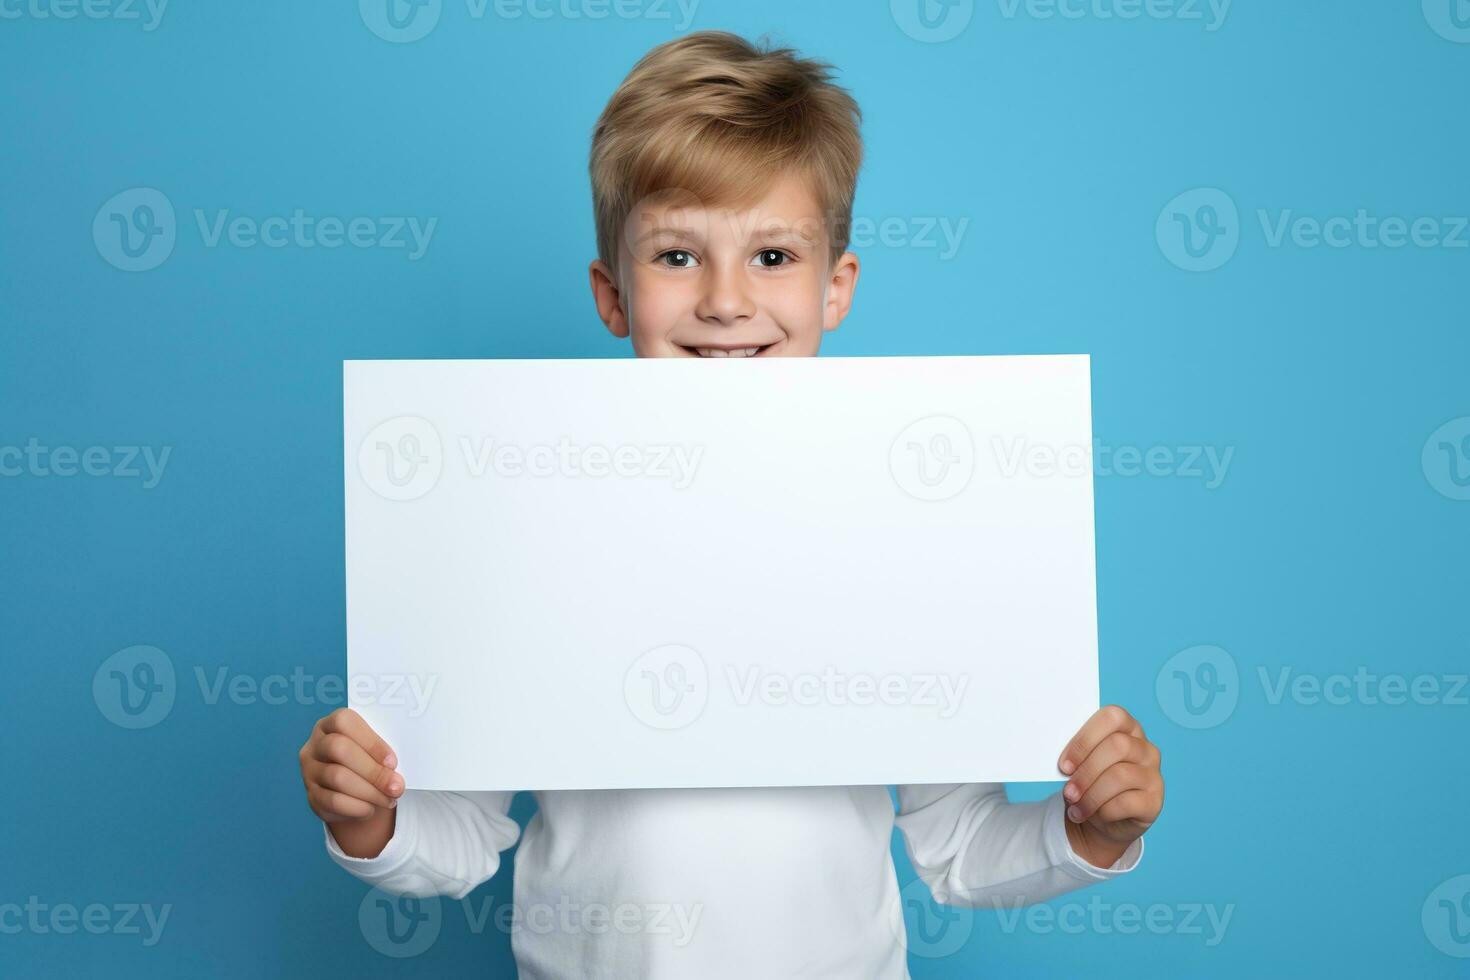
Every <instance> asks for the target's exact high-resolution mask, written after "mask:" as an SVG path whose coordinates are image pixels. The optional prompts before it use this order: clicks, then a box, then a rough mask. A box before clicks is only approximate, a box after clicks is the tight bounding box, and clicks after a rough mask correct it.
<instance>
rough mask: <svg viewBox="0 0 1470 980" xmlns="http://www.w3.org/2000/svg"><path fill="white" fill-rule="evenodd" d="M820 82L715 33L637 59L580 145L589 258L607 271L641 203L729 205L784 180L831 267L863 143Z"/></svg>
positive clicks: (852, 112) (823, 77) (820, 66)
mask: <svg viewBox="0 0 1470 980" xmlns="http://www.w3.org/2000/svg"><path fill="white" fill-rule="evenodd" d="M832 72H833V69H832V66H831V65H829V64H827V63H826V62H822V61H814V60H811V59H806V58H801V57H799V56H798V55H797V53H796V52H795V51H794V50H792V49H791V48H774V49H773V48H769V47H757V46H755V45H753V44H751V43H750V42H749V41H746V40H745V39H744V38H742V37H740V36H738V35H736V34H731V33H728V32H726V31H698V32H695V33H693V34H687V35H685V36H684V37H681V38H678V39H676V40H673V41H669V42H666V43H664V44H661V45H659V46H658V47H656V48H654V49H653V50H652V51H650V52H648V53H647V54H646V55H644V56H643V58H642V59H641V60H640V61H639V62H638V64H636V65H634V66H633V70H632V71H630V72H629V73H628V77H627V78H625V79H623V82H622V84H621V85H619V86H618V88H617V91H615V92H614V93H613V95H612V98H610V99H609V100H608V103H607V106H606V108H604V109H603V111H602V116H601V117H600V118H599V119H598V120H597V126H596V128H595V129H594V130H593V134H592V154H591V159H590V162H589V168H588V169H589V171H590V173H591V178H592V206H593V211H594V215H595V220H596V223H597V253H598V256H599V257H600V258H601V259H602V260H603V261H604V262H606V263H607V264H608V266H609V267H610V268H612V269H614V270H616V269H617V267H618V265H617V259H618V237H619V235H621V234H622V229H623V223H624V221H625V220H626V219H627V217H628V214H629V212H630V211H631V209H632V208H633V206H634V205H635V204H637V203H638V202H639V201H642V200H644V199H645V198H648V197H649V196H650V195H656V194H659V193H661V192H668V191H680V192H685V193H688V194H693V195H694V196H695V198H697V199H698V200H699V201H701V202H703V203H705V204H707V205H711V206H737V205H743V204H748V203H750V202H753V201H754V200H756V199H757V198H758V195H759V194H760V192H761V191H763V190H765V189H766V188H768V187H769V185H770V183H771V182H772V180H773V179H774V178H776V177H777V176H784V175H786V174H788V173H794V174H796V175H798V176H799V177H803V178H805V179H806V180H807V181H808V184H809V186H810V188H811V190H812V192H813V194H814V195H815V196H816V198H817V202H818V205H819V206H820V208H821V211H822V216H823V223H824V225H825V228H826V230H827V233H828V238H829V244H830V246H831V256H830V260H829V261H836V259H837V257H838V256H840V255H841V254H842V252H843V251H844V250H845V249H846V248H847V243H848V237H849V235H850V233H851V226H852V199H853V194H854V193H855V191H856V189H857V177H858V169H859V168H860V167H861V165H862V157H863V143H862V137H861V135H860V134H859V131H858V127H859V125H860V123H861V122H862V113H861V110H859V108H858V105H857V102H856V101H854V100H853V98H852V96H851V95H850V94H848V92H847V91H846V90H845V89H843V88H841V87H839V86H837V85H835V84H833V82H832V81H831V79H832Z"/></svg>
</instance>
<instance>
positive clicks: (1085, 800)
mask: <svg viewBox="0 0 1470 980" xmlns="http://www.w3.org/2000/svg"><path fill="white" fill-rule="evenodd" d="M1148 785H1149V770H1148V769H1146V768H1144V767H1143V766H1140V765H1138V764H1137V763H1135V762H1120V763H1118V764H1117V765H1114V766H1109V767H1108V768H1107V769H1106V770H1104V771H1103V773H1102V775H1100V776H1098V777H1097V779H1096V780H1094V781H1093V784H1092V786H1091V787H1090V788H1089V789H1088V790H1087V792H1086V793H1083V794H1082V799H1080V800H1078V801H1077V802H1076V803H1073V804H1072V805H1071V806H1069V807H1067V816H1068V817H1070V818H1071V819H1072V822H1073V823H1085V822H1086V821H1088V820H1090V819H1091V818H1092V815H1093V814H1094V813H1096V812H1097V811H1098V808H1099V807H1101V806H1102V805H1103V804H1104V803H1106V802H1108V801H1109V800H1111V799H1112V798H1113V797H1115V796H1117V795H1118V794H1119V793H1125V792H1127V791H1128V790H1131V789H1144V788H1145V787H1147V786H1148Z"/></svg>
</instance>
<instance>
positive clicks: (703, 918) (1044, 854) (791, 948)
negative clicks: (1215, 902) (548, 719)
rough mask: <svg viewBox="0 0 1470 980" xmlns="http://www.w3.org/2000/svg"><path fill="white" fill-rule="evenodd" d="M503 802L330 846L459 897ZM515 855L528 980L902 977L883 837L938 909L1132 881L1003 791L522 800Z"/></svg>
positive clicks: (1126, 863)
mask: <svg viewBox="0 0 1470 980" xmlns="http://www.w3.org/2000/svg"><path fill="white" fill-rule="evenodd" d="M512 795H513V794H511V793H502V792H496V793H471V792H466V793H451V792H438V791H427V790H409V791H408V792H406V793H405V794H404V795H403V797H402V798H401V799H400V800H399V803H398V816H397V821H396V826H395V828H394V832H393V837H392V839H391V840H390V841H389V842H388V844H387V846H385V847H384V848H383V850H382V852H381V853H379V854H378V855H377V856H376V857H372V858H352V857H348V856H347V855H346V854H345V853H343V851H342V850H341V848H339V847H338V845H337V843H336V841H335V839H333V837H332V835H331V833H330V832H327V835H326V838H327V850H328V852H329V853H330V854H331V856H332V858H333V859H334V860H335V861H336V862H337V863H338V864H340V865H341V866H342V867H344V868H346V869H347V870H348V871H350V872H352V874H354V875H356V876H357V877H358V878H361V879H362V880H363V881H366V882H369V883H371V884H373V885H376V886H377V887H379V888H381V889H383V890H384V891H387V892H391V893H394V894H402V895H416V896H429V895H447V896H451V897H453V898H463V897H464V896H466V895H468V894H469V892H470V891H471V890H473V889H474V888H475V887H476V886H477V885H479V884H480V883H481V882H483V881H485V880H486V879H488V878H489V877H490V876H491V875H493V874H495V871H496V869H497V868H498V867H499V866H500V852H501V851H502V850H504V849H506V848H508V847H510V846H511V845H512V844H514V843H515V841H516V838H517V835H518V831H519V828H518V826H517V825H516V823H515V821H513V820H511V819H510V817H509V816H508V810H509V808H510V802H511V798H512ZM535 796H536V800H537V803H538V804H539V812H538V813H537V814H536V815H535V816H534V817H533V818H532V819H531V821H530V823H529V824H528V825H527V827H526V832H525V836H524V839H523V840H522V841H521V846H520V849H519V850H518V851H517V852H516V857H515V865H516V866H515V888H514V897H513V900H512V902H513V909H514V913H515V916H514V918H512V919H511V921H510V932H511V946H512V949H513V950H514V953H515V958H516V963H517V965H518V966H519V969H520V975H521V977H522V978H523V980H573V978H575V980H584V978H604V977H608V978H612V977H619V978H621V977H650V978H656V980H657V978H676V977H677V978H686V977H699V978H714V980H717V978H721V977H738V978H742V980H744V978H747V977H772V978H776V977H841V978H849V977H865V978H866V977H879V978H893V980H898V978H907V977H908V968H907V962H906V955H905V945H904V942H903V936H902V934H903V926H902V918H901V915H900V912H899V890H898V882H897V878H896V874H895V871H894V866H893V859H892V855H891V852H890V849H889V843H890V839H891V836H892V831H893V827H894V825H895V823H896V824H897V825H898V828H899V829H900V830H901V831H902V832H903V835H904V839H905V842H906V844H907V847H908V853H909V857H910V859H911V861H912V862H913V865H914V868H915V870H916V871H917V872H918V874H919V876H920V877H921V878H922V879H923V880H924V881H925V882H926V883H927V884H928V886H929V888H930V889H931V890H932V892H933V894H934V898H935V900H936V901H939V902H942V903H946V904H950V905H961V906H971V907H976V906H986V907H1013V906H1015V905H1018V904H1029V903H1032V902H1040V901H1045V900H1046V899H1049V898H1052V897H1054V896H1056V895H1059V894H1062V893H1064V892H1067V891H1071V890H1072V889H1075V888H1079V887H1082V886H1083V885H1087V884H1090V883H1092V882H1096V881H1101V880H1103V879H1105V878H1109V877H1112V876H1114V875H1118V874H1122V873H1124V872H1126V871H1129V870H1131V869H1132V868H1133V867H1134V866H1135V865H1136V864H1137V862H1138V860H1139V858H1140V857H1141V856H1142V853H1143V844H1142V841H1141V840H1140V841H1137V842H1135V843H1134V844H1133V845H1132V846H1130V847H1129V849H1128V851H1127V852H1126V853H1125V854H1124V855H1123V856H1122V858H1120V859H1119V860H1118V862H1117V863H1116V864H1114V865H1113V866H1112V867H1111V868H1106V869H1104V868H1097V867H1094V866H1093V865H1091V864H1089V863H1088V862H1086V861H1084V860H1083V859H1082V858H1080V857H1078V856H1077V855H1076V854H1075V853H1074V852H1073V851H1072V848H1071V845H1070V844H1069V843H1068V840H1067V835H1066V830H1065V827H1064V824H1063V820H1064V815H1063V810H1064V807H1063V802H1062V798H1061V796H1060V794H1056V795H1053V796H1051V797H1049V798H1048V799H1046V800H1042V801H1039V802H1035V803H1011V802H1009V801H1008V800H1007V799H1006V793H1005V787H1004V785H1002V784H1000V783H971V784H962V785H921V786H900V787H899V788H898V799H899V806H898V812H897V814H896V815H895V812H894V807H893V802H892V799H891V797H890V796H889V793H888V789H887V787H884V786H821V787H795V788H764V789H659V790H598V791H581V792H540V793H536V794H535Z"/></svg>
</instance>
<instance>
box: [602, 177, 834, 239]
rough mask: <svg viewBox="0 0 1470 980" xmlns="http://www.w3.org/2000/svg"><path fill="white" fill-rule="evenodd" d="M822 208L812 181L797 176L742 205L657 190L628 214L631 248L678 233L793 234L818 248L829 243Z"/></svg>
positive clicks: (775, 183) (779, 180)
mask: <svg viewBox="0 0 1470 980" xmlns="http://www.w3.org/2000/svg"><path fill="white" fill-rule="evenodd" d="M822 219H823V215H822V209H821V205H820V204H819V203H818V201H817V197H816V194H815V193H814V192H813V190H812V188H811V186H810V184H809V182H807V181H806V180H803V179H801V178H800V177H797V176H794V175H785V176H782V177H779V178H776V179H773V180H771V181H770V182H768V183H767V184H765V185H764V186H763V187H761V188H760V189H759V190H757V191H756V192H755V193H753V194H750V195H747V197H746V199H742V200H721V199H712V198H703V197H700V196H699V195H698V194H696V193H694V192H692V191H687V190H683V189H666V190H661V191H656V192H654V193H652V194H650V195H648V196H647V197H645V198H644V200H643V201H641V202H640V203H639V205H638V206H635V207H634V208H633V210H632V212H631V213H630V214H629V215H628V219H627V231H628V232H630V234H629V235H627V236H626V237H627V238H628V240H629V241H630V243H635V244H636V243H641V242H644V241H645V240H648V239H651V238H657V237H660V236H667V235H672V234H677V233H682V234H686V235H707V234H709V233H711V232H715V231H721V232H732V233H734V234H735V235H736V237H749V236H750V235H752V234H761V235H769V234H772V233H787V234H789V235H791V236H792V237H794V238H797V239H803V240H806V241H809V242H811V243H813V244H816V243H818V242H821V241H822V240H824V238H825V234H824V233H825V228H824V227H823V225H824V222H823V220H822Z"/></svg>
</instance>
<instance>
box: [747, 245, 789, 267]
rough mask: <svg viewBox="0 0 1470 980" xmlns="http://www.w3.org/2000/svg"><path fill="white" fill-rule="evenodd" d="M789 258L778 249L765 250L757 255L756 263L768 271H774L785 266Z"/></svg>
mask: <svg viewBox="0 0 1470 980" xmlns="http://www.w3.org/2000/svg"><path fill="white" fill-rule="evenodd" d="M789 258H791V256H789V255H787V254H786V253H785V252H783V251H781V250H780V249H778V248H764V249H761V250H760V251H759V252H757V253H756V254H755V261H756V263H757V264H758V265H760V266H761V267H762V268H766V269H774V268H776V267H777V266H781V265H785V264H786V260H787V259H789Z"/></svg>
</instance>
